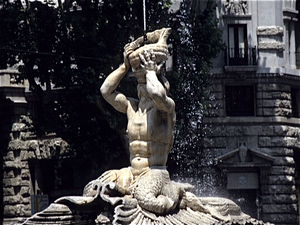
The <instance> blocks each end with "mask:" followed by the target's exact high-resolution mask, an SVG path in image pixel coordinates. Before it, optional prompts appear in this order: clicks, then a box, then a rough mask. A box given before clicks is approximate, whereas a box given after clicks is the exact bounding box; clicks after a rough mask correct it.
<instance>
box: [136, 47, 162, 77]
mask: <svg viewBox="0 0 300 225" xmlns="http://www.w3.org/2000/svg"><path fill="white" fill-rule="evenodd" d="M139 56H140V59H141V61H142V63H141V67H142V68H143V69H144V70H146V71H154V72H155V73H156V74H160V73H161V69H162V68H163V65H164V63H165V62H164V61H163V62H161V63H160V64H159V65H157V64H156V61H155V53H154V52H153V50H150V51H147V50H145V51H144V53H143V54H140V55H139Z"/></svg>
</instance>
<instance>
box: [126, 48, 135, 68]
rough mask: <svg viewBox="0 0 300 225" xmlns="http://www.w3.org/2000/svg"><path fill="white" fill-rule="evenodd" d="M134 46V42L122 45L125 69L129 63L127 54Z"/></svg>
mask: <svg viewBox="0 0 300 225" xmlns="http://www.w3.org/2000/svg"><path fill="white" fill-rule="evenodd" d="M135 48H136V46H135V45H134V43H128V44H126V45H125V46H124V53H123V54H124V64H125V66H126V69H129V68H130V63H129V59H128V56H129V55H130V54H131V53H132V52H133V51H134V50H135Z"/></svg>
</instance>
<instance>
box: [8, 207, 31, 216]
mask: <svg viewBox="0 0 300 225" xmlns="http://www.w3.org/2000/svg"><path fill="white" fill-rule="evenodd" d="M3 211H4V215H6V216H8V217H10V216H16V217H18V216H30V215H31V207H30V204H27V205H24V204H17V205H4V209H3Z"/></svg>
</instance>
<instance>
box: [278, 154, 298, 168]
mask: <svg viewBox="0 0 300 225" xmlns="http://www.w3.org/2000/svg"><path fill="white" fill-rule="evenodd" d="M273 165H274V166H294V165H295V161H294V158H293V157H290V156H282V157H280V156H278V157H275V160H274V162H273Z"/></svg>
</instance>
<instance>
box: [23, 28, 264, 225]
mask: <svg viewBox="0 0 300 225" xmlns="http://www.w3.org/2000/svg"><path fill="white" fill-rule="evenodd" d="M170 33H171V29H169V28H163V29H160V30H156V31H154V32H151V33H147V34H146V36H145V37H140V38H138V39H137V40H135V41H133V42H132V43H130V44H127V45H126V46H125V47H124V63H123V64H122V65H121V66H120V67H119V68H118V69H116V70H115V71H113V72H112V73H111V74H110V75H109V76H108V77H107V78H106V80H105V81H104V83H103V84H102V86H101V93H102V95H103V97H104V98H105V100H106V101H107V102H108V103H110V104H111V105H112V106H113V107H114V108H115V109H116V110H118V111H120V112H122V113H125V114H126V115H127V118H128V124H127V135H128V139H129V151H130V167H127V168H123V169H120V170H109V171H107V172H105V173H104V174H102V175H101V176H100V177H99V178H98V179H96V180H93V181H91V182H90V183H88V184H87V185H86V187H85V188H84V193H83V196H70V197H62V198H60V199H58V200H56V201H55V203H53V204H52V205H50V206H49V207H48V209H46V210H45V211H43V212H41V213H38V214H36V215H34V216H33V217H32V218H29V219H28V220H27V221H25V222H24V224H34V223H33V222H32V221H40V222H39V224H43V222H41V221H44V222H45V221H46V222H45V223H47V221H48V222H49V221H53V220H55V219H53V220H51V218H50V217H51V216H52V218H56V220H57V218H65V217H63V216H66V215H69V216H70V218H73V219H70V220H71V221H74V223H71V224H83V223H82V220H83V219H82V218H84V216H82V213H81V214H80V213H79V214H80V215H81V217H80V218H81V219H80V220H81V221H79V222H76V218H77V220H78V218H79V217H78V216H77V217H76V216H74V214H76V213H77V214H78V211H80V207H83V208H82V209H84V207H85V206H88V205H90V206H91V205H92V206H93V207H92V208H93V211H94V212H95V211H96V212H97V215H98V216H97V217H96V218H94V221H95V223H96V224H132V225H139V224H153V225H154V224H161V225H163V224H171V225H177V224H218V223H220V224H223V223H225V222H226V223H228V221H229V224H230V222H232V221H235V223H237V224H238V223H241V224H246V223H248V224H252V222H253V221H255V222H253V223H255V224H263V222H261V221H256V220H254V219H252V218H251V217H250V216H248V215H246V214H244V213H243V212H242V211H241V209H240V208H239V207H238V206H237V205H236V204H235V203H234V202H233V201H231V200H229V199H225V198H213V197H201V198H200V197H197V196H195V195H194V194H193V193H192V189H193V186H192V185H190V184H184V183H177V182H174V181H171V180H170V176H169V173H168V171H167V170H166V163H167V158H168V154H169V152H170V150H171V148H172V144H173V132H174V124H175V120H176V115H175V103H174V101H173V100H172V99H171V98H170V97H168V95H167V94H168V91H169V88H170V87H169V83H168V81H167V79H166V78H165V77H164V76H163V74H162V68H163V64H164V63H165V61H166V60H167V53H168V48H167V39H168V37H169V35H170ZM129 69H132V70H133V71H134V74H135V76H136V78H137V80H138V86H137V91H138V98H139V99H133V98H129V97H126V96H125V95H124V94H122V93H120V92H118V91H117V90H116V89H117V87H118V85H119V83H120V82H121V80H122V78H123V77H124V76H125V75H126V73H127V72H128V70H129ZM97 204H98V205H97ZM105 204H106V206H104V205H105ZM100 206H101V207H100ZM102 206H103V207H102ZM90 208H91V207H90ZM90 208H89V209H88V210H87V212H90ZM82 209H81V210H82ZM59 211H60V212H61V213H58V212H59ZM89 215H91V213H90V214H89ZM72 216H73V217H72ZM61 220H62V219H61ZM29 221H30V222H29ZM66 221H67V219H65V222H64V223H62V222H61V223H60V224H70V223H67V222H66ZM237 221H238V222H237ZM95 223H88V224H95ZM36 224H37V223H36Z"/></svg>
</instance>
